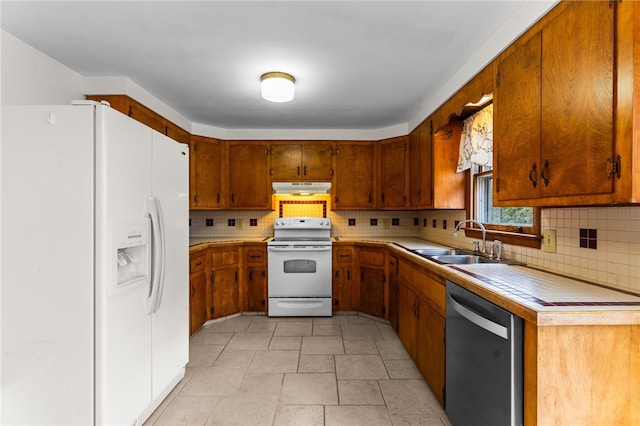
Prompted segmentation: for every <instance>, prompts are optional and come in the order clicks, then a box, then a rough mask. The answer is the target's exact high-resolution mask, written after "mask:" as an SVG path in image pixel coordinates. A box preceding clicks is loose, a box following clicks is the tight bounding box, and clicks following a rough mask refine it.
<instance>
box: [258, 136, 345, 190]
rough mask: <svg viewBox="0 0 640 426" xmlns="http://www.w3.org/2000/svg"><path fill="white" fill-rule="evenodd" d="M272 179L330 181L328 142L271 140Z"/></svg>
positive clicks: (330, 165) (330, 149)
mask: <svg viewBox="0 0 640 426" xmlns="http://www.w3.org/2000/svg"><path fill="white" fill-rule="evenodd" d="M269 154H270V155H271V169H270V172H269V174H270V177H271V180H273V181H330V180H331V177H332V173H333V167H332V158H331V156H332V146H331V143H330V142H306V141H304V142H300V143H293V142H271V143H270V145H269Z"/></svg>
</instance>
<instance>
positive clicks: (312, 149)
mask: <svg viewBox="0 0 640 426" xmlns="http://www.w3.org/2000/svg"><path fill="white" fill-rule="evenodd" d="M332 154H333V148H332V146H331V143H329V142H303V143H302V170H301V172H302V179H304V180H311V181H328V180H331V177H332V173H333V167H332V162H333V158H332Z"/></svg>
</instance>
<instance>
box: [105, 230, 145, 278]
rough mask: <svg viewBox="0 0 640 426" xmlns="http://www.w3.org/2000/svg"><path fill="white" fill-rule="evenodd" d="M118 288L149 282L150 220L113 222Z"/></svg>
mask: <svg viewBox="0 0 640 426" xmlns="http://www.w3.org/2000/svg"><path fill="white" fill-rule="evenodd" d="M113 225H114V226H113V231H114V232H113V238H114V248H115V250H116V253H115V255H116V256H115V257H116V258H115V262H116V266H117V278H118V286H126V285H130V284H133V283H136V282H138V281H142V280H149V276H150V271H151V256H150V252H151V223H150V221H149V219H141V220H127V219H117V220H114V222H113Z"/></svg>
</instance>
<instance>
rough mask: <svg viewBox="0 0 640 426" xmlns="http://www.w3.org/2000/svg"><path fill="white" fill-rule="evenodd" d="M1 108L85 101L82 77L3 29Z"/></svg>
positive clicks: (0, 47)
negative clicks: (75, 100) (77, 100)
mask: <svg viewBox="0 0 640 426" xmlns="http://www.w3.org/2000/svg"><path fill="white" fill-rule="evenodd" d="M0 37H1V38H0V43H1V44H0V51H1V52H2V53H1V55H0V66H1V71H0V72H1V80H0V81H1V83H2V84H1V85H0V103H1V104H2V105H58V104H69V103H70V102H71V101H72V100H74V99H84V94H83V92H82V84H83V77H82V75H80V74H78V73H77V72H75V71H73V70H72V69H70V68H69V67H67V66H65V65H63V64H61V63H60V62H57V61H55V60H53V59H52V58H50V57H49V56H47V55H45V54H43V53H42V52H40V51H38V50H36V49H34V48H33V47H31V46H29V45H28V44H26V43H25V42H23V41H22V40H20V39H17V38H16V37H14V36H13V35H12V34H9V33H8V32H6V31H4V30H2V34H1V36H0Z"/></svg>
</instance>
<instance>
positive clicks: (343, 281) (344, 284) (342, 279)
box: [333, 266, 353, 311]
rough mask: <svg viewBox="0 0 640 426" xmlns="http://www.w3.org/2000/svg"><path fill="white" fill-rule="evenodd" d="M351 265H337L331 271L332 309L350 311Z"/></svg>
mask: <svg viewBox="0 0 640 426" xmlns="http://www.w3.org/2000/svg"><path fill="white" fill-rule="evenodd" d="M351 270H352V268H351V266H338V267H337V268H334V271H333V310H334V311H350V310H352V309H353V307H352V304H351V291H352V288H351Z"/></svg>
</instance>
